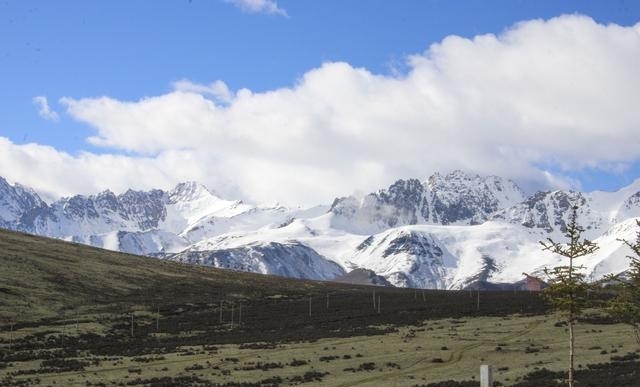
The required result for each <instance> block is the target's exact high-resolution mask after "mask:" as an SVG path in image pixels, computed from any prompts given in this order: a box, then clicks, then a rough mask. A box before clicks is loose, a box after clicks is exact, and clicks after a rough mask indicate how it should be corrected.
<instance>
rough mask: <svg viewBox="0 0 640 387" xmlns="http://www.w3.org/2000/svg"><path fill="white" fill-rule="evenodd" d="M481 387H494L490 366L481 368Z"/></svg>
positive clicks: (485, 365)
mask: <svg viewBox="0 0 640 387" xmlns="http://www.w3.org/2000/svg"><path fill="white" fill-rule="evenodd" d="M480 387H493V377H492V375H491V366H490V365H487V364H483V365H481V366H480Z"/></svg>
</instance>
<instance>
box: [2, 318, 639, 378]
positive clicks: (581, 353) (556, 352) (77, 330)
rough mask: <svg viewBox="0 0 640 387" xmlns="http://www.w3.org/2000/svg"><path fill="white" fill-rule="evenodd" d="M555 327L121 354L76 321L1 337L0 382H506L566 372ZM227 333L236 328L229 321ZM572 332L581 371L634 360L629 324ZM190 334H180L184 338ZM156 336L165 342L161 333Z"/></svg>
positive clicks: (406, 332) (488, 321) (420, 330)
mask: <svg viewBox="0 0 640 387" xmlns="http://www.w3.org/2000/svg"><path fill="white" fill-rule="evenodd" d="M105 321H106V320H105ZM558 321H559V320H558V319H557V318H556V317H555V316H553V315H550V316H505V317H474V318H463V319H437V320H428V321H424V322H423V323H418V324H415V325H410V326H401V327H395V328H393V329H390V330H388V332H387V333H384V334H376V335H369V336H353V337H344V338H323V339H318V340H311V341H300V342H260V343H243V344H226V345H212V344H203V345H186V346H176V347H173V348H171V349H167V348H166V347H163V348H162V349H159V348H158V347H156V348H143V347H137V348H136V347H135V346H140V342H136V341H135V338H133V339H131V340H130V341H126V340H125V342H123V346H122V349H121V350H114V349H115V348H114V347H103V348H100V347H96V346H95V345H97V344H98V343H99V342H100V340H95V341H94V342H91V338H92V336H91V335H90V333H95V332H101V333H102V334H107V331H108V326H105V325H101V324H100V323H95V322H89V321H87V319H84V318H83V317H81V319H80V320H79V321H78V323H77V325H76V324H75V321H67V325H62V326H61V325H59V324H55V325H50V326H46V325H40V326H37V327H23V328H21V329H19V330H17V331H14V332H13V337H12V339H11V340H12V343H11V345H12V348H8V344H9V334H8V332H6V331H4V332H3V333H2V335H1V336H0V337H1V338H2V344H3V353H4V356H5V359H4V362H3V363H1V364H2V365H1V366H0V368H1V369H0V384H1V385H3V386H92V385H93V386H111V385H129V386H136V385H140V386H178V385H184V386H214V385H224V386H281V385H282V386H287V385H295V384H303V383H304V384H305V385H322V386H342V387H346V386H368V387H373V386H390V385H393V386H416V385H427V384H429V383H435V382H439V381H444V380H450V379H453V380H474V379H477V375H478V369H479V366H480V365H481V364H491V365H493V367H494V372H495V379H496V380H497V381H498V382H500V383H502V384H503V385H511V384H514V383H516V382H519V381H522V380H523V377H524V376H525V375H526V374H528V373H531V372H533V371H536V370H540V369H542V368H546V369H549V370H562V369H563V367H564V365H565V360H566V333H565V329H564V325H563V324H562V323H558ZM383 328H388V327H383ZM227 329H228V330H234V329H238V330H240V329H241V327H240V326H238V325H237V323H236V325H235V327H232V326H231V325H230V323H229V325H228V327H227ZM63 332H64V336H62V334H63ZM578 332H579V335H578V341H577V345H578V363H579V365H578V368H582V367H584V366H586V365H587V364H595V363H607V362H610V361H611V360H612V358H613V359H614V360H616V359H620V358H623V357H624V356H626V359H625V360H633V359H634V358H636V357H637V355H636V354H635V351H636V349H637V348H636V346H635V343H634V342H633V341H631V340H629V339H630V336H629V334H630V332H629V330H628V328H627V327H626V326H622V325H617V324H592V323H585V322H583V323H581V324H579V328H578ZM134 334H135V332H134ZM194 334H197V333H196V332H184V333H183V336H184V338H187V337H190V335H194ZM153 336H154V337H155V338H156V339H157V340H158V341H162V340H163V337H164V338H166V336H167V335H163V334H158V335H153ZM191 337H192V336H191ZM111 339H112V340H116V338H115V337H112V338H111ZM121 339H122V338H121ZM83 340H86V341H87V342H86V343H84V345H83V344H80V343H79V342H81V341H83ZM65 341H66V343H65ZM185 341H190V340H185ZM36 344H37V345H36ZM38 347H39V348H38ZM80 347H83V348H84V350H80V349H79V348H80ZM27 348H31V349H27ZM112 351H113V352H115V353H111V352H112ZM118 352H122V353H118ZM629 352H633V353H634V354H633V355H629V354H628V353H629ZM127 353H129V354H127Z"/></svg>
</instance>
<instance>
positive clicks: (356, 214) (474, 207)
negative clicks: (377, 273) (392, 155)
mask: <svg viewBox="0 0 640 387" xmlns="http://www.w3.org/2000/svg"><path fill="white" fill-rule="evenodd" d="M522 200H524V193H523V192H522V191H521V190H520V188H518V186H517V185H516V184H515V183H513V182H512V181H510V180H507V179H502V178H499V177H496V176H489V177H484V178H483V177H480V176H469V175H467V174H465V173H463V172H461V171H455V172H452V173H450V174H448V175H445V176H442V175H440V174H434V175H433V176H431V177H430V178H429V179H428V180H427V181H426V182H420V181H419V180H416V179H409V180H398V181H396V182H395V183H394V184H392V185H391V186H390V187H389V188H387V189H386V190H380V191H378V192H376V193H372V194H369V195H367V196H365V197H364V198H363V199H362V200H360V201H358V200H357V199H355V198H353V197H347V198H341V199H336V200H335V201H334V203H333V205H332V207H331V212H333V213H334V214H335V215H336V216H338V217H340V218H343V219H341V220H338V221H337V222H336V225H337V226H338V227H339V226H341V225H346V227H352V228H351V231H356V232H357V231H360V232H364V233H367V232H371V231H372V230H384V229H388V228H393V227H398V226H405V225H413V224H442V225H448V224H467V225H473V224H480V223H482V222H484V221H486V220H487V219H489V217H490V216H491V214H493V213H494V212H496V211H498V210H500V209H503V208H507V207H509V206H511V205H515V204H516V203H519V202H521V201H522Z"/></svg>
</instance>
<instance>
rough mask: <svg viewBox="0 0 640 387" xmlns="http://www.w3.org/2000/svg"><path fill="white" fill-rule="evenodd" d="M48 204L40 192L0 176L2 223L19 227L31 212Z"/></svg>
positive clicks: (0, 217)
mask: <svg viewBox="0 0 640 387" xmlns="http://www.w3.org/2000/svg"><path fill="white" fill-rule="evenodd" d="M45 206H46V203H45V202H43V201H42V199H40V197H39V196H38V194H37V193H36V192H35V191H33V190H32V189H29V188H26V187H23V186H21V185H20V184H15V185H10V184H9V183H8V182H7V181H6V180H5V179H4V178H2V177H0V225H1V226H2V227H4V228H12V229H17V228H19V227H20V225H21V224H22V223H23V222H24V221H26V220H28V217H29V215H30V214H32V213H34V212H37V211H38V210H39V209H42V208H44V207H45Z"/></svg>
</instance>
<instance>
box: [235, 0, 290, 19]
mask: <svg viewBox="0 0 640 387" xmlns="http://www.w3.org/2000/svg"><path fill="white" fill-rule="evenodd" d="M225 1H226V2H227V3H231V4H233V5H235V6H236V7H238V8H240V9H241V10H243V11H244V12H249V13H266V14H268V15H281V16H285V17H286V16H288V15H287V11H285V10H284V9H282V8H280V7H279V6H278V3H277V2H275V1H273V0H225Z"/></svg>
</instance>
